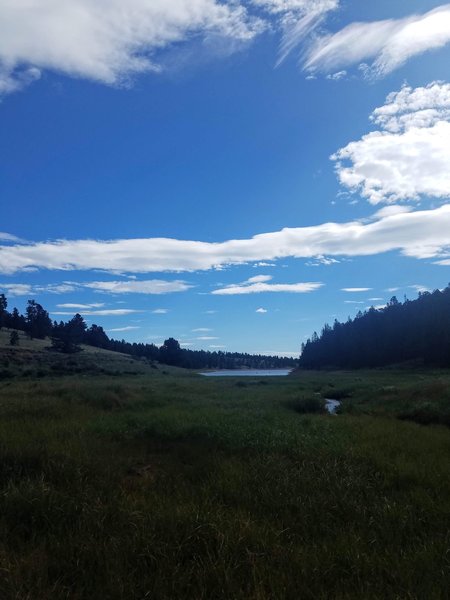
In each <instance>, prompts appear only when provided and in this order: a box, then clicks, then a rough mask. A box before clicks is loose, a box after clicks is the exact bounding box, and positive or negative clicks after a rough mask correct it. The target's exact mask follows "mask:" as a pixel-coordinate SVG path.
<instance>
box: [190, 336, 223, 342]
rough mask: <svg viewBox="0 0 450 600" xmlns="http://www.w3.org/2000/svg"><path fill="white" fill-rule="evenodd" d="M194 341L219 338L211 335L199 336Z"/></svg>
mask: <svg viewBox="0 0 450 600" xmlns="http://www.w3.org/2000/svg"><path fill="white" fill-rule="evenodd" d="M195 339H197V340H203V341H207V340H218V339H219V338H218V337H215V336H213V335H200V336H199V337H197V338H195Z"/></svg>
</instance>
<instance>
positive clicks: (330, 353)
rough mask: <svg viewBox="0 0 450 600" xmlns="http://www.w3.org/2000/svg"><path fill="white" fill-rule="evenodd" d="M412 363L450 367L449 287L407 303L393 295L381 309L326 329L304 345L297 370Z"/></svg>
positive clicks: (326, 326) (335, 323) (361, 314)
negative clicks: (299, 368)
mask: <svg viewBox="0 0 450 600" xmlns="http://www.w3.org/2000/svg"><path fill="white" fill-rule="evenodd" d="M412 360H416V361H421V362H423V363H424V364H426V365H433V366H441V367H449V366H450V284H449V285H448V286H447V287H446V288H445V289H443V290H442V291H440V290H435V291H434V292H432V293H431V292H422V293H420V294H419V297H418V298H417V299H416V300H407V299H406V298H405V301H404V302H403V303H402V302H399V301H398V300H397V298H396V297H395V296H393V297H392V298H391V300H390V301H389V302H388V303H387V305H386V307H384V308H382V309H378V310H376V309H375V308H374V307H372V308H370V309H369V310H367V311H365V312H361V311H359V312H358V314H357V315H356V317H355V318H354V319H350V317H349V319H348V321H347V322H346V323H340V322H339V321H337V320H335V322H334V324H333V326H330V325H328V324H327V325H325V326H324V327H323V329H322V331H321V333H320V335H318V334H317V333H316V332H314V333H313V335H312V337H311V338H310V339H308V341H307V342H306V344H302V353H301V356H300V363H299V366H300V367H301V368H307V369H317V368H321V367H337V368H361V367H382V366H386V365H390V364H395V363H401V362H405V361H412Z"/></svg>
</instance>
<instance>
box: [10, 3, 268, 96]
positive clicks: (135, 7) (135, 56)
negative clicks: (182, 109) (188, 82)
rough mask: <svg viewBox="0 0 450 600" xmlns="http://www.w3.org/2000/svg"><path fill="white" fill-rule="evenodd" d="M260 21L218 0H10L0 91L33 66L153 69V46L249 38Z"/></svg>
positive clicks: (116, 73) (35, 72)
mask: <svg viewBox="0 0 450 600" xmlns="http://www.w3.org/2000/svg"><path fill="white" fill-rule="evenodd" d="M264 27H265V23H264V22H263V21H262V20H261V19H258V18H256V17H254V16H251V15H249V14H248V12H247V10H246V9H245V7H243V6H242V5H240V4H239V3H238V2H234V1H230V2H225V3H223V2H220V1H219V0H127V1H126V2H123V1H122V0H108V1H107V2H105V1H97V2H93V1H92V0H70V1H55V0H14V1H7V2H1V3H0V65H1V67H0V94H2V93H3V94H5V93H10V92H13V91H17V90H18V89H21V88H22V87H24V86H25V85H27V84H28V83H29V82H30V81H32V80H35V79H37V78H38V77H39V76H40V73H41V70H47V69H49V70H52V71H57V72H62V73H64V74H66V75H70V76H73V77H82V78H86V79H91V80H94V81H99V82H102V83H106V84H113V85H117V84H123V83H126V82H127V80H128V79H129V78H130V77H132V76H133V75H135V74H137V73H143V72H146V71H158V70H159V69H160V65H159V64H158V51H161V50H163V49H164V48H166V47H168V46H170V45H172V44H176V43H180V42H183V41H186V40H189V39H192V38H195V37H198V36H200V37H202V38H203V40H206V41H207V42H208V44H209V47H211V45H212V44H213V40H214V39H217V43H218V44H219V45H220V43H221V42H220V41H221V40H222V42H223V40H224V39H225V40H229V41H230V42H233V43H243V42H246V41H248V40H251V39H252V38H253V37H254V36H255V35H257V34H258V33H259V32H261V31H262V29H263V28H264Z"/></svg>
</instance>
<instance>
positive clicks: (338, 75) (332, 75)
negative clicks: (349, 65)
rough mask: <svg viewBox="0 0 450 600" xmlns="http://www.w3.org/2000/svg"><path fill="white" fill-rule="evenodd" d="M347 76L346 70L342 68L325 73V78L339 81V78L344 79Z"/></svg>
mask: <svg viewBox="0 0 450 600" xmlns="http://www.w3.org/2000/svg"><path fill="white" fill-rule="evenodd" d="M346 76H347V71H345V70H343V71H337V72H336V73H330V74H328V75H327V79H330V80H331V81H340V80H341V79H344V77H346Z"/></svg>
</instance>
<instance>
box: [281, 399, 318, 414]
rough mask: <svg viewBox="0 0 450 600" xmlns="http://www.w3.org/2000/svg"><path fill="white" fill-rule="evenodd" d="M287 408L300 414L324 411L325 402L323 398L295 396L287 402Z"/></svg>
mask: <svg viewBox="0 0 450 600" xmlns="http://www.w3.org/2000/svg"><path fill="white" fill-rule="evenodd" d="M287 406H288V408H290V409H291V410H295V412H297V413H300V414H302V415H304V414H307V413H324V412H326V404H325V400H324V399H323V398H318V397H314V396H310V397H308V398H296V399H295V400H291V401H289V402H287Z"/></svg>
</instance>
